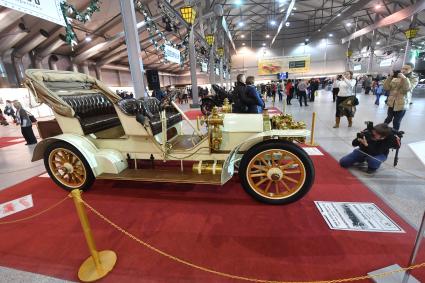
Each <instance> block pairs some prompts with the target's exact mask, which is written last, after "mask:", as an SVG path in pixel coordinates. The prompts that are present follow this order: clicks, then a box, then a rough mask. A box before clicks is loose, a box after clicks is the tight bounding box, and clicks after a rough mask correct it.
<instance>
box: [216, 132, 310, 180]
mask: <svg viewBox="0 0 425 283" xmlns="http://www.w3.org/2000/svg"><path fill="white" fill-rule="evenodd" d="M309 135H310V131H309V130H304V129H300V130H298V129H297V130H295V129H294V130H292V129H289V130H270V131H265V132H261V133H258V134H255V135H252V136H251V137H249V138H248V139H246V140H244V141H243V142H241V143H240V144H238V145H237V146H235V148H234V149H233V150H232V151H231V152H230V154H229V156H228V157H227V158H226V161H224V164H223V170H222V171H221V184H224V183H226V182H227V181H229V180H230V179H231V178H232V176H233V174H234V164H235V162H236V161H237V159H238V153H239V151H246V150H249V149H250V148H251V147H253V146H254V145H256V144H259V143H261V142H263V141H265V138H267V139H275V138H282V137H288V138H292V137H303V138H306V137H307V136H309ZM266 141H267V140H266Z"/></svg>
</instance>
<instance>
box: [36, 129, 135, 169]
mask: <svg viewBox="0 0 425 283" xmlns="http://www.w3.org/2000/svg"><path fill="white" fill-rule="evenodd" d="M57 141H64V142H66V143H69V144H71V145H72V146H74V147H75V148H77V149H78V150H79V151H80V152H81V154H82V155H83V156H84V158H85V159H86V160H87V162H88V163H89V165H90V167H91V168H92V170H93V175H94V176H98V175H100V174H102V173H114V174H118V173H120V172H121V171H122V170H124V169H125V168H127V167H128V165H127V160H126V159H125V158H124V155H123V154H122V153H121V152H120V151H118V150H113V149H100V150H99V149H98V148H97V147H96V146H95V145H94V144H93V143H92V142H91V141H90V139H89V138H88V136H86V137H85V136H80V135H75V134H62V135H58V136H54V137H51V138H47V139H44V140H42V141H41V142H39V143H38V144H37V146H36V147H35V149H34V153H33V158H32V161H36V160H39V159H42V158H43V157H44V156H43V155H44V151H45V149H46V148H47V146H48V145H50V144H52V143H54V142H57Z"/></svg>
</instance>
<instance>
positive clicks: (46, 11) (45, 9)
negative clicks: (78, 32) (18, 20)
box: [0, 0, 66, 26]
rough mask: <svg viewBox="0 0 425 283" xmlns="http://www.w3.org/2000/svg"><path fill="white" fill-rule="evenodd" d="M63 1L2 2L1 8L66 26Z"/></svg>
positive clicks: (21, 0)
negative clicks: (62, 6) (62, 8)
mask: <svg viewBox="0 0 425 283" xmlns="http://www.w3.org/2000/svg"><path fill="white" fill-rule="evenodd" d="M62 1H63V0H25V1H24V0H0V6H5V7H7V8H10V9H13V10H16V11H19V12H22V13H25V14H29V15H33V16H34V17H37V18H40V19H43V20H46V21H49V22H53V23H55V24H58V25H61V26H65V25H66V24H65V19H64V17H63V14H62V10H61V6H60V3H61V2H62Z"/></svg>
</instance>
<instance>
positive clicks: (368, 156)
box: [339, 123, 400, 174]
mask: <svg viewBox="0 0 425 283" xmlns="http://www.w3.org/2000/svg"><path fill="white" fill-rule="evenodd" d="M353 146H355V147H357V146H358V148H356V149H354V150H353V152H351V153H350V154H348V155H346V156H344V157H343V158H341V160H340V161H339V164H340V165H341V167H344V168H349V167H351V166H353V165H354V164H355V163H362V162H365V161H366V162H367V171H366V172H367V173H369V174H372V173H374V172H375V171H376V170H377V169H378V168H379V167H380V166H381V163H383V162H384V161H385V160H387V157H388V153H389V151H390V149H391V148H399V147H400V138H399V137H398V136H396V135H395V134H393V129H392V128H391V127H389V126H388V125H387V124H385V123H383V124H378V125H376V126H374V127H368V129H366V130H364V131H362V132H360V133H358V134H357V137H356V138H355V139H354V140H353Z"/></svg>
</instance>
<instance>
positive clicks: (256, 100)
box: [246, 76, 265, 114]
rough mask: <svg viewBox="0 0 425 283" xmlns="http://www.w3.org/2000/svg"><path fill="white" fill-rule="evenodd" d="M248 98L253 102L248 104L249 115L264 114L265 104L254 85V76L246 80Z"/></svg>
mask: <svg viewBox="0 0 425 283" xmlns="http://www.w3.org/2000/svg"><path fill="white" fill-rule="evenodd" d="M246 96H247V98H248V99H249V100H250V101H251V102H250V103H249V104H248V113H257V114H258V113H262V112H263V109H264V106H265V104H264V101H263V100H262V99H261V97H260V94H259V93H258V91H257V88H256V87H255V85H254V77H253V76H249V77H247V78H246Z"/></svg>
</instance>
